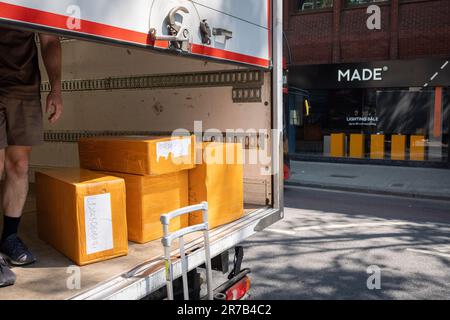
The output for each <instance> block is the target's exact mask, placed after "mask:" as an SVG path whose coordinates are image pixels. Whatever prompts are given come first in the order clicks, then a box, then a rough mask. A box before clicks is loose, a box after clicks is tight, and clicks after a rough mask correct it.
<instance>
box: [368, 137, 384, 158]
mask: <svg viewBox="0 0 450 320" xmlns="http://www.w3.org/2000/svg"><path fill="white" fill-rule="evenodd" d="M370 159H384V134H373V135H371V136H370Z"/></svg>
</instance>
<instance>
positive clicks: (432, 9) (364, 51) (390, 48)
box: [284, 0, 450, 64]
mask: <svg viewBox="0 0 450 320" xmlns="http://www.w3.org/2000/svg"><path fill="white" fill-rule="evenodd" d="M296 2H297V1H296V0H284V4H285V24H284V26H285V33H286V38H287V43H288V45H289V48H287V49H290V50H286V52H289V51H290V55H289V54H288V55H289V56H290V57H289V56H288V57H287V61H289V62H290V64H322V63H341V62H364V61H375V60H391V59H414V58H424V57H439V58H445V57H449V56H450V0H391V1H388V2H386V3H377V5H379V6H380V8H381V30H369V29H368V28H367V26H366V21H367V18H368V17H369V15H368V14H367V13H366V9H367V6H368V5H360V6H354V7H346V6H345V5H344V0H334V6H333V8H327V9H318V10H311V11H304V12H299V11H298V10H296V9H295V6H296Z"/></svg>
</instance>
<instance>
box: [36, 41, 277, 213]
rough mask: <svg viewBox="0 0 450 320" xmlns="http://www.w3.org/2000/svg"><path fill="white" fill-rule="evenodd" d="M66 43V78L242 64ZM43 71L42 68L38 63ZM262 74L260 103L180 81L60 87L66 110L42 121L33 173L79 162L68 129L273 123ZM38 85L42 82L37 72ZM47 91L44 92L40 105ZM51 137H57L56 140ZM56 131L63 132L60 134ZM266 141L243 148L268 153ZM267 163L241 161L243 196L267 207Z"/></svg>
mask: <svg viewBox="0 0 450 320" xmlns="http://www.w3.org/2000/svg"><path fill="white" fill-rule="evenodd" d="M62 47H63V81H68V82H75V81H79V80H87V79H89V80H102V79H108V78H117V77H120V78H127V77H136V76H151V75H161V74H166V75H175V74H180V73H188V72H189V73H201V72H218V73H220V72H223V71H233V70H244V69H243V68H242V67H239V66H233V65H229V64H219V63H212V62H205V61H202V60H197V59H192V58H185V57H177V56H171V55H162V54H158V53H154V52H149V51H144V50H138V49H136V50H131V49H127V48H122V47H113V46H107V45H103V44H97V43H90V42H85V41H79V40H69V39H65V40H63V41H62ZM41 70H45V69H44V67H43V65H42V63H41ZM262 74H263V82H262V84H261V87H262V88H261V89H262V90H261V99H260V101H259V102H239V103H235V102H234V101H233V97H232V91H233V90H232V86H230V85H227V86H210V87H208V86H204V85H201V86H197V87H196V86H192V85H189V86H185V87H183V86H178V87H176V88H163V89H161V88H159V89H155V88H146V89H141V88H139V89H125V90H124V89H113V90H91V89H90V88H84V89H83V88H78V89H76V90H64V91H63V100H64V113H63V116H62V118H61V119H60V121H59V122H58V123H56V124H54V125H50V124H49V123H48V121H46V120H44V123H45V125H44V128H45V129H44V130H45V132H46V133H47V135H46V136H47V137H48V134H51V136H52V137H53V138H52V139H47V140H46V142H45V143H44V145H42V146H39V147H36V148H35V149H34V150H33V153H32V159H31V170H30V179H31V181H33V179H34V171H35V170H36V169H39V168H42V167H66V166H78V151H77V144H76V142H75V141H71V142H67V139H66V138H64V137H65V135H66V134H69V135H74V136H77V135H82V134H84V133H86V132H90V133H92V132H94V133H95V132H99V133H101V132H105V131H109V132H121V133H122V132H123V133H125V134H127V133H130V134H131V133H134V132H151V133H158V132H161V133H167V132H172V131H173V130H175V129H178V128H184V129H187V130H189V131H191V132H192V131H193V130H194V121H202V127H203V131H204V132H205V131H206V130H208V129H218V130H220V131H221V132H225V130H227V129H242V130H244V131H247V130H249V129H255V130H260V129H265V130H269V131H268V133H270V128H271V117H272V113H271V78H270V74H269V73H262ZM42 81H43V84H44V85H45V83H46V82H47V76H46V73H45V72H42ZM45 98H46V93H45V92H44V93H43V94H42V103H43V105H44V103H45ZM55 137H56V138H55ZM58 137H62V138H61V139H59V138H58ZM267 137H268V139H267V140H265V143H258V142H257V141H255V139H249V140H248V143H246V144H245V149H246V150H245V151H246V154H247V157H246V158H247V159H248V153H249V152H254V151H255V150H258V149H262V152H263V153H264V154H266V155H270V153H271V150H272V149H271V148H272V146H271V135H270V134H269V135H268V136H267ZM267 168H270V164H269V165H266V164H256V165H252V164H245V169H244V172H245V173H244V181H245V201H246V203H251V204H259V205H265V204H268V203H271V199H272V196H271V192H272V187H271V183H272V180H271V176H270V175H265V174H262V172H264V171H266V170H267Z"/></svg>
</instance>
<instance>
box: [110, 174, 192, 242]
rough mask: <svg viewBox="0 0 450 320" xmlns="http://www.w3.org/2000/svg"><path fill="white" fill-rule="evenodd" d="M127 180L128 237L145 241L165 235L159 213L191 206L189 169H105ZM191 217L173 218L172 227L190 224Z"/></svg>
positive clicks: (174, 228) (132, 239)
mask: <svg viewBox="0 0 450 320" xmlns="http://www.w3.org/2000/svg"><path fill="white" fill-rule="evenodd" d="M105 174H110V175H113V176H117V177H120V178H122V179H124V180H125V185H126V190H127V191H126V192H127V225H128V239H129V240H131V241H133V242H137V243H146V242H149V241H153V240H156V239H158V238H161V237H162V225H161V221H160V216H161V215H162V214H165V213H168V212H170V211H173V210H176V209H179V208H181V207H186V206H188V205H189V199H188V171H187V170H185V171H180V172H175V173H171V174H166V175H160V176H141V175H132V174H126V173H112V172H107V173H106V172H105ZM188 218H189V217H188V216H182V217H178V218H175V219H173V220H172V221H171V224H170V230H171V231H176V230H178V229H180V227H186V226H188Z"/></svg>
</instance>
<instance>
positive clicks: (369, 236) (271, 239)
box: [243, 187, 450, 299]
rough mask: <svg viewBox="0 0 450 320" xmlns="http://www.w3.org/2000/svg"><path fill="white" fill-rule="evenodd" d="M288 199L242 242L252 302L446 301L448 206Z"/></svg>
mask: <svg viewBox="0 0 450 320" xmlns="http://www.w3.org/2000/svg"><path fill="white" fill-rule="evenodd" d="M285 201H286V207H287V208H286V213H285V219H284V220H283V221H281V222H279V223H277V224H275V225H272V226H271V227H269V229H268V230H265V231H264V232H260V233H258V234H256V235H255V236H254V237H252V238H250V239H249V240H248V241H246V242H245V243H244V247H245V258H244V264H243V267H250V268H251V269H252V277H251V279H252V283H253V287H252V297H253V299H449V298H450V202H445V201H433V200H415V199H407V198H400V197H390V196H377V195H368V194H357V193H346V192H337V191H324V190H318V189H317V190H316V189H306V188H298V187H288V188H286V191H285ZM369 288H370V289H369Z"/></svg>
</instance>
